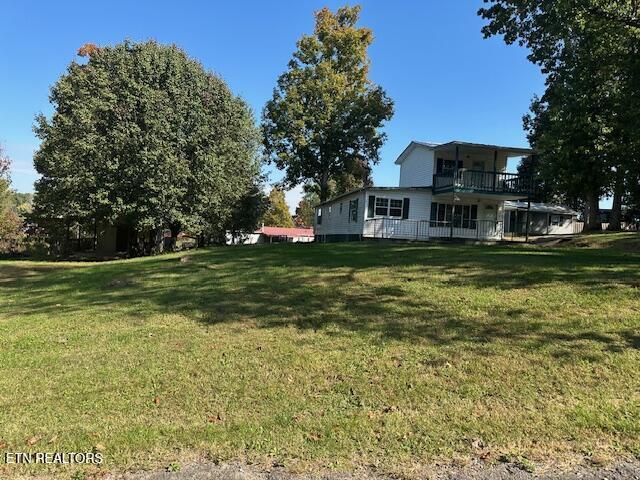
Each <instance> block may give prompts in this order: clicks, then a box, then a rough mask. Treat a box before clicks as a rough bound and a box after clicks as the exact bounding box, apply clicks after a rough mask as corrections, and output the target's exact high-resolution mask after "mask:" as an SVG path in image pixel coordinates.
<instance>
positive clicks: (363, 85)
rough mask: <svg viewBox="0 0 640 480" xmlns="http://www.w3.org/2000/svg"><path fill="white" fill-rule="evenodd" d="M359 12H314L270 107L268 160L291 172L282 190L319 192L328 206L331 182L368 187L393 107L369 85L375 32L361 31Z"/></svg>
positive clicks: (265, 116) (266, 114)
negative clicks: (309, 31) (308, 186)
mask: <svg viewBox="0 0 640 480" xmlns="http://www.w3.org/2000/svg"><path fill="white" fill-rule="evenodd" d="M359 14H360V7H358V6H356V7H342V8H340V9H338V10H337V12H335V13H333V12H331V11H330V10H329V9H327V8H323V9H322V10H320V11H318V12H317V13H316V25H315V30H314V33H313V35H305V36H303V37H302V38H301V39H300V40H299V41H298V43H297V47H298V49H297V51H296V52H295V53H294V54H293V58H292V59H291V61H290V62H289V66H288V70H287V71H286V72H285V73H283V74H282V75H281V76H280V77H279V79H278V83H277V87H276V88H275V90H274V92H273V98H272V99H271V100H269V102H267V105H266V106H265V109H264V112H263V124H262V132H263V138H264V146H265V150H266V153H267V155H268V158H269V159H270V160H271V161H273V162H274V163H275V164H276V166H277V167H278V168H280V169H282V170H285V179H284V184H285V185H286V186H288V187H293V186H296V185H299V184H302V183H309V182H310V183H313V184H315V185H316V186H317V190H318V195H319V197H320V199H321V200H322V201H324V200H326V199H327V198H328V197H329V195H330V194H331V191H330V182H331V180H333V181H336V182H340V181H344V180H348V181H349V182H351V183H353V182H352V180H353V179H354V178H355V179H356V181H357V183H359V184H360V185H362V184H363V183H364V182H366V181H367V179H368V178H369V172H370V165H371V164H372V163H377V162H378V161H379V150H380V147H381V146H382V144H383V143H384V140H385V135H384V133H383V132H381V130H380V129H381V127H382V125H383V123H384V122H385V121H387V120H389V119H390V118H391V116H392V115H393V102H392V101H391V100H390V99H389V97H388V96H387V95H386V93H385V92H384V90H383V89H382V88H381V87H379V86H377V85H375V84H374V83H373V82H372V81H371V80H370V79H369V66H370V60H369V57H368V54H367V49H368V47H369V45H371V42H372V41H373V33H372V32H371V30H369V29H367V28H363V27H358V26H357V25H356V23H357V21H358V17H359Z"/></svg>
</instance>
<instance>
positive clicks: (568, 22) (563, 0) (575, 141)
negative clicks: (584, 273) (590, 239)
mask: <svg viewBox="0 0 640 480" xmlns="http://www.w3.org/2000/svg"><path fill="white" fill-rule="evenodd" d="M485 2H486V3H490V4H491V6H490V7H488V8H482V9H480V11H479V14H480V15H481V16H482V17H483V18H485V19H487V20H489V23H488V24H487V25H486V26H485V27H484V28H483V32H484V34H485V37H488V36H491V35H503V37H504V40H505V42H506V43H507V44H511V43H514V42H518V43H519V44H520V45H523V46H526V47H527V48H528V49H529V50H530V52H531V53H530V55H529V59H530V60H531V61H532V62H534V63H535V64H537V65H539V66H540V67H541V68H542V71H543V73H545V74H546V75H547V80H546V86H547V88H546V91H545V93H544V95H543V96H542V97H541V98H540V99H534V101H533V102H532V107H531V113H530V114H529V115H528V116H527V117H525V127H526V128H527V130H528V132H529V138H530V141H531V143H532V145H533V146H534V148H536V150H537V151H538V154H539V155H540V170H541V172H542V173H543V175H544V176H545V178H544V181H545V184H546V185H548V186H551V187H552V190H553V192H554V193H555V194H558V195H564V196H569V197H574V196H577V197H579V198H580V200H581V202H582V203H583V204H584V205H585V206H586V207H587V208H586V210H587V227H588V228H599V225H597V223H598V215H597V213H598V202H599V198H600V196H602V195H605V194H612V195H613V197H614V210H615V211H617V214H618V215H617V218H620V212H621V206H622V199H623V196H624V195H625V192H626V191H628V190H629V188H628V185H626V183H627V182H626V179H628V178H629V173H631V172H633V171H634V170H635V169H637V168H638V158H639V157H638V152H639V148H638V143H639V142H640V122H639V120H638V117H639V116H640V100H639V99H638V98H639V97H640V68H639V65H640V61H639V60H638V56H639V53H640V29H638V26H639V25H640V11H639V9H638V2H637V0H613V1H612V0H580V1H575V0H540V1H537V2H530V1H528V0H485ZM614 217H616V215H615V214H614ZM612 227H614V228H616V227H617V228H619V221H617V222H612Z"/></svg>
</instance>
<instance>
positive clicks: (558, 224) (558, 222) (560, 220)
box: [550, 215, 564, 227]
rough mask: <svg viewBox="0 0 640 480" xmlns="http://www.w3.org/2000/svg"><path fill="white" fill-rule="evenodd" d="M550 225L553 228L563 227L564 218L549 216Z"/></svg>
mask: <svg viewBox="0 0 640 480" xmlns="http://www.w3.org/2000/svg"><path fill="white" fill-rule="evenodd" d="M550 223H551V225H553V226H554V227H561V226H563V225H564V216H562V215H551V222H550Z"/></svg>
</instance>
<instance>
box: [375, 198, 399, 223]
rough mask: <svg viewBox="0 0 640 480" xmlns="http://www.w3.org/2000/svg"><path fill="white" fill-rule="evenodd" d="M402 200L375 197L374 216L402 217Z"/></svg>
mask: <svg viewBox="0 0 640 480" xmlns="http://www.w3.org/2000/svg"><path fill="white" fill-rule="evenodd" d="M402 206H403V200H402V199H398V198H391V199H389V198H384V197H376V215H377V216H380V217H399V218H400V217H402Z"/></svg>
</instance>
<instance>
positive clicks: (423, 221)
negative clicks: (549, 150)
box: [314, 141, 533, 241]
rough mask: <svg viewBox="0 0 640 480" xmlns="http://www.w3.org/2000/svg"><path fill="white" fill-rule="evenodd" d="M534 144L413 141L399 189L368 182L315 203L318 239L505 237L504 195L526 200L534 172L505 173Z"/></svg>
mask: <svg viewBox="0 0 640 480" xmlns="http://www.w3.org/2000/svg"><path fill="white" fill-rule="evenodd" d="M532 153H533V151H532V150H531V149H528V148H518V147H502V146H497V145H482V144H476V143H467V142H458V141H453V142H448V143H443V144H434V143H422V142H411V143H410V144H409V145H408V146H407V148H405V150H404V151H403V152H402V153H401V154H400V156H399V157H398V158H397V160H396V162H395V163H396V164H397V165H400V182H399V186H398V187H368V188H362V189H359V190H355V191H352V192H348V193H345V194H344V195H340V196H338V197H335V198H333V199H331V200H329V201H327V202H324V203H322V204H320V205H318V206H317V208H316V222H315V227H314V230H315V238H316V240H318V241H344V240H357V239H362V238H391V239H412V240H415V239H417V240H428V239H431V238H447V237H448V238H468V239H480V240H499V239H501V238H502V237H503V233H504V231H503V230H504V229H503V223H504V216H505V210H504V208H505V201H518V200H520V201H525V202H526V201H527V200H528V198H529V196H530V193H531V186H532V185H531V181H530V178H528V177H524V176H521V175H517V174H513V173H506V169H507V161H508V159H509V158H510V157H522V156H525V155H531V154H532Z"/></svg>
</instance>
